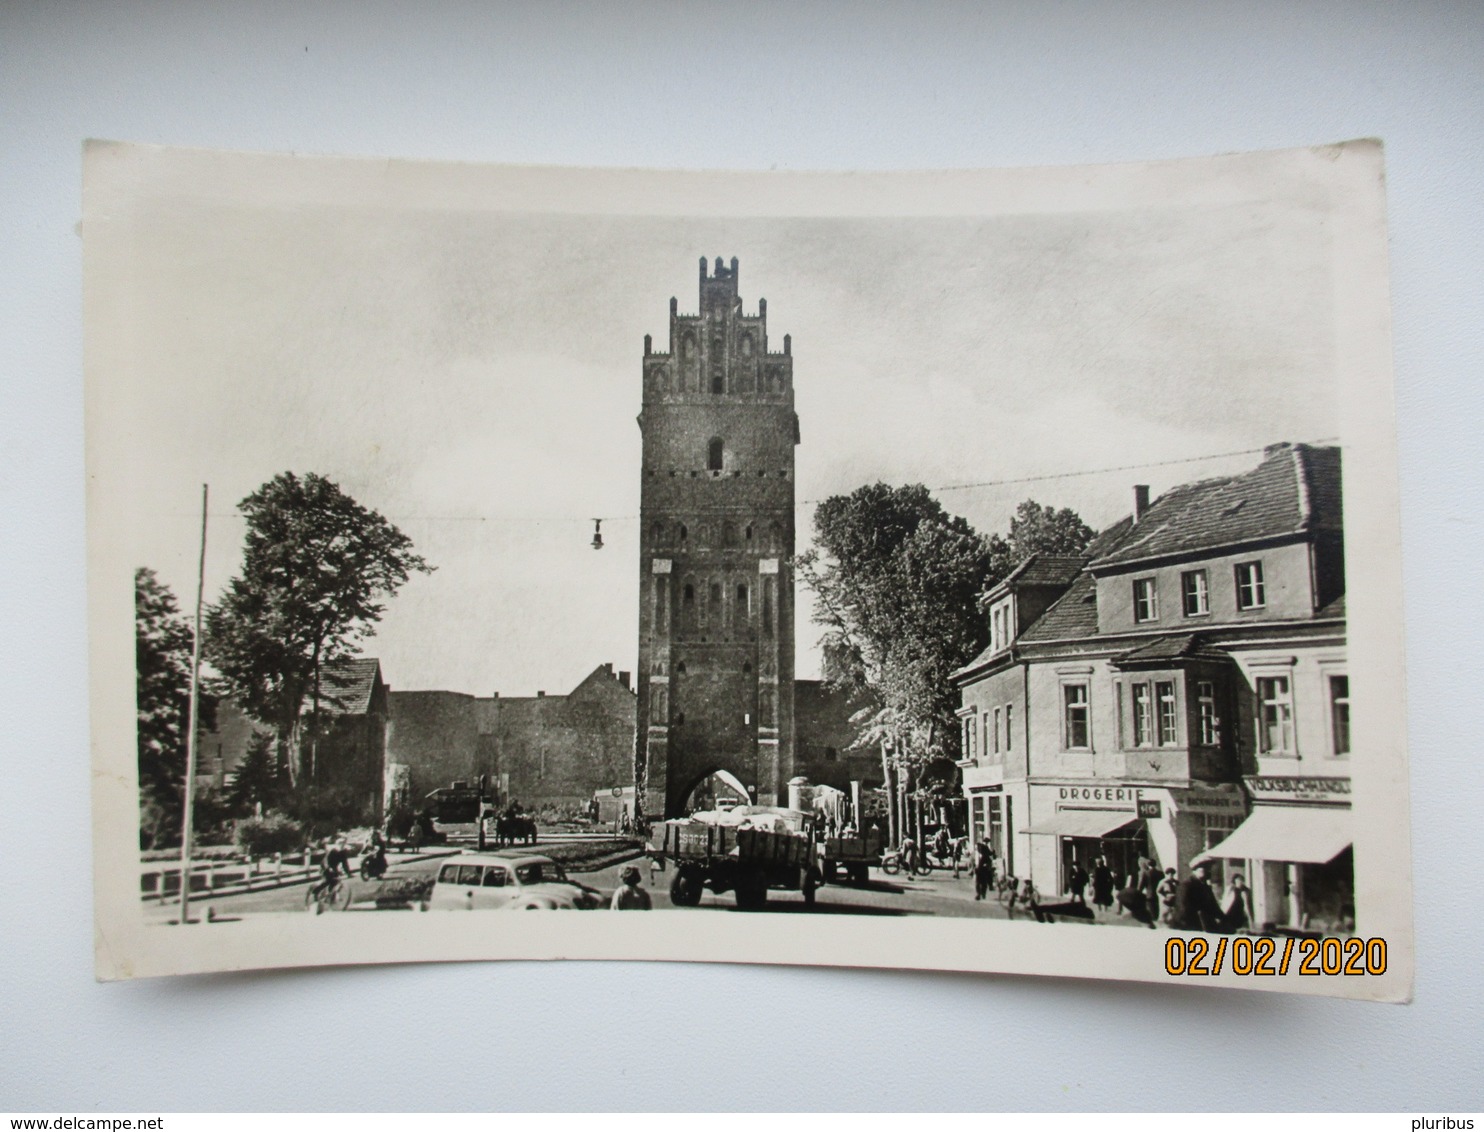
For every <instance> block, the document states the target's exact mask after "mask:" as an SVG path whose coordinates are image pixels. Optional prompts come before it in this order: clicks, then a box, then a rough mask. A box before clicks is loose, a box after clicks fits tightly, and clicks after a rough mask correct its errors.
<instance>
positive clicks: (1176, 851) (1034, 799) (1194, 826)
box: [1025, 783, 1247, 893]
mask: <svg viewBox="0 0 1484 1132" xmlns="http://www.w3.org/2000/svg"><path fill="white" fill-rule="evenodd" d="M1030 801H1031V816H1032V821H1031V824H1030V826H1029V827H1028V828H1027V829H1026V830H1025V832H1026V833H1027V834H1029V835H1030V841H1031V861H1032V866H1031V867H1032V872H1033V876H1034V878H1035V881H1036V884H1037V885H1038V886H1039V887H1040V888H1041V890H1042V891H1043V892H1046V893H1050V892H1058V893H1060V892H1065V891H1066V887H1067V879H1068V877H1069V876H1070V875H1071V872H1072V866H1073V865H1074V864H1078V865H1081V866H1082V868H1083V869H1084V870H1086V871H1087V872H1088V873H1091V872H1092V869H1093V865H1094V864H1096V862H1097V859H1098V858H1099V857H1101V858H1103V860H1104V861H1106V862H1107V865H1108V868H1109V869H1110V870H1111V871H1112V873H1113V877H1114V883H1115V885H1117V886H1118V887H1119V888H1122V887H1125V886H1126V885H1129V884H1132V883H1133V881H1134V879H1135V878H1136V877H1137V876H1138V873H1139V860H1140V858H1148V859H1150V860H1152V861H1154V863H1155V864H1156V866H1157V867H1158V868H1159V869H1161V870H1164V869H1166V868H1173V869H1175V870H1176V872H1177V873H1178V874H1179V875H1181V876H1184V875H1185V874H1186V873H1187V872H1188V871H1189V868H1190V865H1191V863H1192V860H1193V858H1195V857H1196V856H1197V855H1198V854H1200V853H1201V852H1202V851H1203V850H1205V849H1207V848H1208V847H1210V846H1211V845H1213V844H1215V843H1217V842H1219V841H1220V840H1222V839H1223V838H1225V837H1226V836H1228V835H1229V834H1230V833H1231V832H1232V831H1233V830H1235V829H1236V827H1237V826H1239V825H1240V824H1241V823H1242V819H1243V818H1244V817H1245V816H1246V811H1247V802H1246V799H1245V797H1244V796H1243V794H1242V791H1241V789H1240V787H1238V786H1237V785H1236V784H1235V783H1225V784H1213V785H1209V786H1187V787H1175V786H1138V785H1125V786H1103V785H1098V786H1094V785H1086V784H1081V783H1078V784H1071V783H1061V784H1056V785H1050V784H1044V785H1038V786H1033V787H1032V789H1031V799H1030ZM1219 883H1220V878H1218V884H1219Z"/></svg>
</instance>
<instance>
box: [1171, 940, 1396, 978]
mask: <svg viewBox="0 0 1484 1132" xmlns="http://www.w3.org/2000/svg"><path fill="white" fill-rule="evenodd" d="M1225 971H1229V972H1230V973H1231V974H1233V975H1256V976H1271V977H1274V978H1276V977H1278V976H1281V975H1287V974H1289V973H1290V972H1291V973H1294V974H1298V975H1305V976H1320V975H1346V976H1351V977H1354V976H1357V975H1384V974H1385V973H1386V940H1384V939H1382V938H1381V937H1380V936H1374V937H1372V938H1370V939H1358V938H1354V937H1344V938H1342V937H1339V936H1324V937H1322V938H1313V937H1302V938H1300V937H1293V936H1290V937H1286V938H1277V937H1274V936H1265V935H1260V936H1236V937H1234V938H1231V939H1228V938H1227V937H1225V936H1223V937H1221V938H1220V939H1217V940H1216V941H1215V942H1214V944H1213V942H1212V941H1211V940H1209V939H1207V938H1205V937H1204V936H1189V937H1186V936H1178V935H1174V936H1171V937H1170V938H1169V939H1168V940H1166V941H1165V973H1166V974H1168V975H1195V976H1200V975H1220V974H1222V973H1223V972H1225Z"/></svg>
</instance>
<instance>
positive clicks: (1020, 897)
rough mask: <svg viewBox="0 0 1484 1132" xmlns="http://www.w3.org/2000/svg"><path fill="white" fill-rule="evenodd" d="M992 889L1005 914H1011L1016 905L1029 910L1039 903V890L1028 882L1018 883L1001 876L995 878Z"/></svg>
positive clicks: (1018, 881) (1009, 877) (1012, 878)
mask: <svg viewBox="0 0 1484 1132" xmlns="http://www.w3.org/2000/svg"><path fill="white" fill-rule="evenodd" d="M994 888H995V897H996V898H997V899H998V900H999V902H1000V907H1002V908H1004V909H1005V911H1007V912H1011V913H1013V912H1014V911H1015V908H1016V906H1017V905H1019V906H1020V907H1022V908H1025V909H1027V910H1029V909H1030V908H1031V907H1033V906H1034V905H1036V904H1039V903H1041V892H1040V890H1039V889H1038V888H1037V887H1036V886H1035V885H1034V884H1032V883H1031V882H1030V881H1029V880H1026V881H1020V880H1016V879H1015V878H1014V877H1013V876H1002V877H998V878H996V880H995V882H994Z"/></svg>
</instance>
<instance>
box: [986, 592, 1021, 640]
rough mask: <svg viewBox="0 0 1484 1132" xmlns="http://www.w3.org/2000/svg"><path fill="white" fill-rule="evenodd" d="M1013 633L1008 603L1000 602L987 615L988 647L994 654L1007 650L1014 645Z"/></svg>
mask: <svg viewBox="0 0 1484 1132" xmlns="http://www.w3.org/2000/svg"><path fill="white" fill-rule="evenodd" d="M1014 639H1015V632H1014V625H1013V620H1012V618H1011V616H1010V603H1009V602H1008V601H1005V602H1001V603H1000V604H999V605H996V606H995V607H994V608H993V609H992V610H990V613H989V646H990V648H991V649H993V650H994V651H995V652H999V651H1000V650H1001V649H1007V648H1009V647H1010V645H1011V644H1013V643H1014Z"/></svg>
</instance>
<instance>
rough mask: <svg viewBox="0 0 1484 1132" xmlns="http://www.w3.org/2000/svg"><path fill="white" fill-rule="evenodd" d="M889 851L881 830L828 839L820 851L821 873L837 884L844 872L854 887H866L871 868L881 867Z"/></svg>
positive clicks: (825, 878) (826, 878) (818, 852)
mask: <svg viewBox="0 0 1484 1132" xmlns="http://www.w3.org/2000/svg"><path fill="white" fill-rule="evenodd" d="M885 848H886V837H885V835H884V834H882V832H881V831H880V830H879V829H869V830H867V831H866V832H865V833H855V834H850V835H849V836H840V837H826V838H825V839H824V840H823V841H821V842H820V843H819V849H818V851H817V854H818V857H819V870H820V874H821V875H822V876H823V877H824V880H825V882H826V883H829V884H836V883H838V881H839V876H840V873H841V871H842V870H843V871H844V873H845V876H846V878H847V879H848V880H849V881H850V883H851V884H865V883H867V882H868V881H869V880H870V869H871V866H872V865H880V864H881V854H882V852H883V851H884V850H885Z"/></svg>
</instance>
